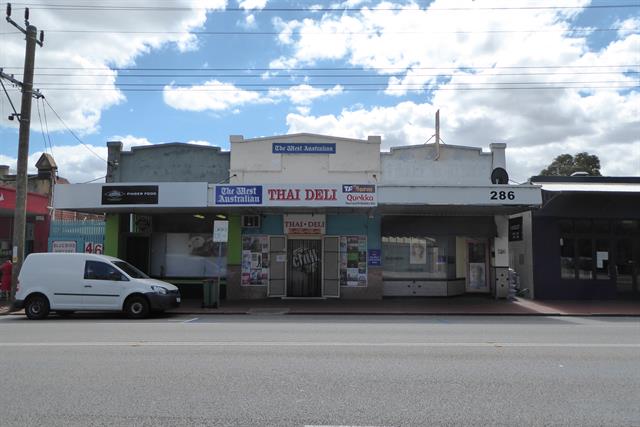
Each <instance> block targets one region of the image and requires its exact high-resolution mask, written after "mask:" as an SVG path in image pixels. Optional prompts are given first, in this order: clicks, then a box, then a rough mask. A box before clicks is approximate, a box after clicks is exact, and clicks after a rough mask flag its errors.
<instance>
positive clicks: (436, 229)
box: [382, 215, 498, 237]
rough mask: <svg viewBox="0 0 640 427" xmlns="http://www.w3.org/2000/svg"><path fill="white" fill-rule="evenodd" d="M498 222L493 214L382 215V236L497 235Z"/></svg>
mask: <svg viewBox="0 0 640 427" xmlns="http://www.w3.org/2000/svg"><path fill="white" fill-rule="evenodd" d="M497 235H498V233H497V229H496V223H495V221H494V220H493V217H492V216H455V217H443V216H408V215H394V216H384V217H382V236H389V237H416V236H467V237H495V236H497Z"/></svg>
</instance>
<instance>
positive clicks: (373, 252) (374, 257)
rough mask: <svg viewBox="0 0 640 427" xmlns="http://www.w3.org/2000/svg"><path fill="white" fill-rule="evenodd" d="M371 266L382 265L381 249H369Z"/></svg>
mask: <svg viewBox="0 0 640 427" xmlns="http://www.w3.org/2000/svg"><path fill="white" fill-rule="evenodd" d="M369 265H375V266H379V265H382V253H381V251H380V249H369Z"/></svg>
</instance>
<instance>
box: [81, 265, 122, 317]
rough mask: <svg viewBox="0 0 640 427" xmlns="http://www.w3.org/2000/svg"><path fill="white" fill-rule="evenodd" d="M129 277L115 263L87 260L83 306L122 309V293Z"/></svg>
mask: <svg viewBox="0 0 640 427" xmlns="http://www.w3.org/2000/svg"><path fill="white" fill-rule="evenodd" d="M128 281H129V279H128V278H127V277H126V276H125V275H124V274H122V272H120V271H119V270H118V269H117V268H115V267H114V266H113V265H111V264H108V263H106V262H102V261H86V262H85V266H84V285H83V290H84V296H83V306H84V307H85V308H87V309H97V310H120V309H121V308H122V307H121V305H122V300H121V299H122V294H123V292H124V288H125V286H126V284H127V282H128Z"/></svg>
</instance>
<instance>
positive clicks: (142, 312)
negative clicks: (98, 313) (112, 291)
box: [124, 295, 149, 319]
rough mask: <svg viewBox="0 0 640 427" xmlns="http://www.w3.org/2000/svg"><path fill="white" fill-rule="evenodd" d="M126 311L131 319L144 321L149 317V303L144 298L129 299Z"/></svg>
mask: <svg viewBox="0 0 640 427" xmlns="http://www.w3.org/2000/svg"><path fill="white" fill-rule="evenodd" d="M124 311H125V313H127V316H129V318H131V319H143V318H145V317H147V316H148V315H149V301H147V299H146V298H145V297H142V296H137V295H136V296H132V297H130V298H129V299H127V302H126V303H125V305H124Z"/></svg>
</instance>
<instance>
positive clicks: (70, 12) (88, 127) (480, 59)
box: [0, 0, 640, 183]
mask: <svg viewBox="0 0 640 427" xmlns="http://www.w3.org/2000/svg"><path fill="white" fill-rule="evenodd" d="M1 7H2V10H4V9H5V7H6V2H2V3H1ZM25 7H29V8H30V23H31V24H32V25H35V26H36V27H37V28H38V30H44V33H45V38H44V46H42V47H37V50H36V60H35V61H36V71H35V83H34V87H35V88H37V89H39V90H40V92H41V93H42V94H43V95H44V97H45V98H44V99H40V100H37V101H36V100H34V103H33V106H32V116H31V136H30V158H29V165H30V168H31V171H33V170H34V165H35V163H36V161H37V159H38V158H39V157H40V155H41V154H42V153H43V152H48V153H51V154H53V157H54V159H55V160H56V162H57V164H58V168H59V170H58V172H59V175H60V176H62V177H65V178H67V179H69V180H70V181H71V182H73V183H84V182H90V181H92V182H100V181H104V175H105V174H106V161H105V159H106V157H107V149H106V143H107V141H111V140H119V141H122V142H123V143H124V146H125V149H130V148H131V147H133V146H139V145H149V144H158V143H168V142H184V143H193V144H203V145H213V146H219V147H221V148H222V149H223V150H228V149H229V136H230V135H244V137H245V138H254V137H263V136H273V135H283V134H289V133H299V132H310V133H318V134H323V135H331V136H338V137H351V138H362V139H366V138H367V136H369V135H380V136H381V137H382V149H383V150H388V149H389V148H390V147H394V146H402V145H415V144H423V143H427V142H429V143H433V141H434V139H433V135H434V133H435V130H434V127H435V125H434V121H435V119H434V116H435V112H436V111H437V110H440V123H441V141H442V142H443V143H444V144H451V145H463V146H475V147H481V148H483V149H485V150H488V147H489V144H490V143H492V142H505V143H507V170H508V171H509V174H510V178H511V179H512V180H513V182H518V183H520V182H524V181H526V180H527V179H528V178H529V177H530V176H532V175H536V174H538V173H539V172H540V171H541V170H542V169H543V168H545V167H546V166H547V165H548V164H549V163H550V162H551V161H552V160H553V159H554V158H555V157H556V156H557V155H559V154H563V153H570V154H576V153H578V152H584V151H586V152H589V153H590V154H596V155H597V156H598V157H599V158H600V161H601V172H602V174H603V175H610V176H638V175H640V3H638V1H637V0H594V1H589V0H433V1H424V0H423V1H378V0H371V1H368V0H347V1H345V2H338V1H335V2H333V1H331V0H298V1H294V0H288V1H281V0H126V1H125V0H104V1H103V2H99V3H97V2H94V1H89V0H55V1H53V0H52V1H48V2H47V1H43V0H35V1H33V2H24V0H23V1H20V2H13V3H12V10H13V14H12V18H13V19H14V20H15V21H16V22H18V23H19V24H24V19H23V13H24V12H23V10H24V8H25ZM24 47H25V43H24V36H23V35H22V34H21V33H20V32H19V31H18V30H17V29H16V28H14V27H13V26H11V25H10V24H9V23H7V22H5V21H4V19H3V20H2V21H0V68H3V70H4V72H5V73H7V74H15V77H16V78H17V79H18V80H22V73H23V63H24ZM4 84H5V87H6V89H7V93H8V95H9V97H10V98H11V99H12V101H13V104H14V105H15V107H16V108H17V109H19V108H20V107H19V106H20V93H19V91H18V89H17V88H16V87H14V86H13V85H11V84H10V83H9V82H7V81H4ZM1 90H2V88H0V164H6V165H10V167H11V168H12V170H15V165H16V158H17V151H18V128H17V121H15V120H14V121H10V120H8V116H9V115H10V114H11V113H13V110H12V107H11V105H10V103H9V102H8V99H7V95H6V94H5V93H4V91H1Z"/></svg>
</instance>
